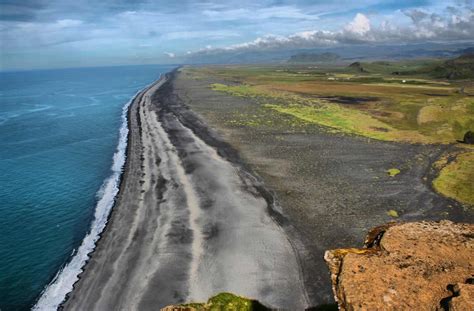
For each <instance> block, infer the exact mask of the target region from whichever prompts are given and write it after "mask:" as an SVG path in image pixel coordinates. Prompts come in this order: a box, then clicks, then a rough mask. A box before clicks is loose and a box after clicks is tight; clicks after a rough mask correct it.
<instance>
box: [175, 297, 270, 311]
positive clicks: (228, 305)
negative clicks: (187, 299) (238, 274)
mask: <svg viewBox="0 0 474 311" xmlns="http://www.w3.org/2000/svg"><path fill="white" fill-rule="evenodd" d="M182 306H183V307H191V308H194V309H196V310H198V311H258V310H270V309H268V308H267V307H265V306H264V305H262V304H261V303H259V302H258V301H256V300H252V299H248V298H244V297H241V296H237V295H234V294H231V293H220V294H218V295H216V296H214V297H212V298H210V299H209V300H208V301H207V303H189V304H184V305H182Z"/></svg>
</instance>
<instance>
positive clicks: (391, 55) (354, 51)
mask: <svg viewBox="0 0 474 311" xmlns="http://www.w3.org/2000/svg"><path fill="white" fill-rule="evenodd" d="M471 49H473V43H472V42H466V43H456V44H442V43H423V44H405V45H397V44H391V45H388V44H387V45H367V44H359V45H350V46H349V45H347V46H343V45H340V46H333V47H315V48H304V49H303V48H294V49H274V50H266V49H262V50H251V49H249V50H224V49H222V50H214V51H213V50H211V51H206V50H204V51H201V52H197V53H191V54H190V55H187V56H184V63H187V64H252V63H253V64H255V63H259V64H264V63H288V61H289V60H291V58H292V57H293V56H297V58H299V57H298V55H303V54H306V55H325V54H335V55H337V56H339V57H340V59H338V62H347V63H352V62H355V61H371V60H400V59H419V58H452V57H457V56H459V55H461V54H465V53H467V52H469V51H470V50H471ZM310 58H311V57H310ZM323 61H324V60H323Z"/></svg>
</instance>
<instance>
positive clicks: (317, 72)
mask: <svg viewBox="0 0 474 311" xmlns="http://www.w3.org/2000/svg"><path fill="white" fill-rule="evenodd" d="M430 62H431V63H436V62H439V61H426V62H421V61H420V62H406V63H400V64H393V63H384V62H377V63H373V64H372V67H368V68H370V69H371V70H372V71H377V72H378V73H375V74H374V73H360V74H354V73H353V72H350V71H348V70H347V68H341V67H334V68H318V69H309V68H313V67H304V66H299V67H291V66H280V67H277V66H269V67H262V66H260V67H258V66H257V67H250V66H240V67H239V66H227V67H215V68H214V67H211V68H204V69H201V70H202V71H199V74H208V75H217V76H220V77H222V78H224V80H231V81H232V82H233V83H232V84H222V83H216V84H211V88H212V89H213V90H215V91H218V92H225V93H227V94H230V95H232V96H238V97H251V98H254V99H256V100H257V101H259V103H260V104H261V105H262V106H263V107H265V108H269V109H272V110H274V111H277V112H279V113H282V114H287V115H291V116H293V117H294V118H297V119H298V120H300V121H302V122H306V123H315V124H319V125H323V126H326V127H330V128H332V129H335V130H337V131H339V132H343V133H351V134H356V135H361V136H365V137H369V138H373V139H378V140H386V141H402V142H409V143H452V142H455V141H456V140H460V139H462V137H463V135H464V133H465V132H467V131H468V130H474V100H473V99H472V97H468V96H466V95H464V94H460V93H458V92H457V90H458V89H459V88H460V87H461V84H459V85H458V84H452V83H451V82H446V81H440V80H433V79H430V78H427V77H422V76H420V77H410V79H407V80H405V79H403V78H401V77H394V76H387V75H386V74H384V73H387V72H388V71H390V70H393V69H400V68H405V69H406V68H410V67H409V66H414V67H413V68H415V69H416V68H418V67H420V66H426V63H430ZM363 65H365V64H363ZM382 67H383V68H385V69H383V70H382V69H381V68H382ZM389 69H390V70H389ZM328 79H332V80H328ZM403 80H405V83H403V82H402V81H403ZM325 96H345V97H352V98H357V97H364V96H371V97H374V98H376V99H377V100H375V101H374V102H371V103H367V104H360V105H358V104H354V105H349V104H340V103H335V102H331V101H330V100H326V99H324V97H325ZM321 97H322V98H321ZM236 123H237V121H236ZM238 123H239V124H240V125H248V126H259V125H268V124H269V123H267V122H266V121H265V120H258V122H256V121H255V120H251V119H249V120H247V121H245V120H244V121H239V122H238Z"/></svg>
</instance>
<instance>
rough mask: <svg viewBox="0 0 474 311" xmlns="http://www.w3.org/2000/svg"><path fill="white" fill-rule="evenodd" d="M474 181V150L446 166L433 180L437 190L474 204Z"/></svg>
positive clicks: (460, 200)
mask: <svg viewBox="0 0 474 311" xmlns="http://www.w3.org/2000/svg"><path fill="white" fill-rule="evenodd" d="M440 161H443V160H440ZM473 181H474V152H467V153H462V154H460V155H458V156H457V157H456V159H455V160H454V161H452V162H451V163H449V164H447V165H446V166H444V167H443V168H442V169H441V171H440V173H439V176H438V177H437V178H436V179H435V180H434V181H433V186H434V188H435V189H436V191H438V192H439V193H441V194H443V195H445V196H447V197H449V198H452V199H455V200H457V201H459V202H462V203H466V204H469V205H472V206H474V182H473Z"/></svg>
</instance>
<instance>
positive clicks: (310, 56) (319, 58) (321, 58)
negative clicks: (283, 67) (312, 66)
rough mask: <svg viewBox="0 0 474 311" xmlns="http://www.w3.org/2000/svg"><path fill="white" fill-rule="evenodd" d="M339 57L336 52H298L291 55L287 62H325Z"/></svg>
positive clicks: (333, 60)
mask: <svg viewBox="0 0 474 311" xmlns="http://www.w3.org/2000/svg"><path fill="white" fill-rule="evenodd" d="M340 59H341V57H340V56H339V55H338V54H336V53H330V52H326V53H321V54H317V53H298V54H295V55H292V56H291V57H290V59H289V60H288V62H290V63H326V62H335V61H337V60H340Z"/></svg>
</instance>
